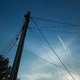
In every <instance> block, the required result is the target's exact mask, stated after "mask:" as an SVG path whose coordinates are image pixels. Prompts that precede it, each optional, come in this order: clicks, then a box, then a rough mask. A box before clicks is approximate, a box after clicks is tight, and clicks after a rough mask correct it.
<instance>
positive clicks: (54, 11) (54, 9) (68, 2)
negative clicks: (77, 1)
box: [42, 0, 72, 17]
mask: <svg viewBox="0 0 80 80" xmlns="http://www.w3.org/2000/svg"><path fill="white" fill-rule="evenodd" d="M71 1H72V0H69V1H67V2H65V3H64V4H62V5H60V6H59V7H57V8H56V9H54V12H55V11H57V10H58V9H59V8H61V7H63V6H65V5H66V4H68V3H69V2H71ZM52 11H53V10H52ZM52 11H50V12H49V13H47V14H45V15H44V16H47V15H48V14H50V13H52ZM44 16H42V17H44Z"/></svg>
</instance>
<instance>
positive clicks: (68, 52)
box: [57, 35, 71, 56]
mask: <svg viewBox="0 0 80 80" xmlns="http://www.w3.org/2000/svg"><path fill="white" fill-rule="evenodd" d="M57 36H58V38H59V40H60V42H61V43H62V45H63V47H64V49H65V51H66V53H67V55H68V54H69V55H70V56H71V53H70V51H69V49H68V48H67V47H66V46H65V44H64V42H63V41H62V39H61V38H60V36H59V35H57Z"/></svg>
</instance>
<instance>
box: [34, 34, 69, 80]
mask: <svg viewBox="0 0 80 80" xmlns="http://www.w3.org/2000/svg"><path fill="white" fill-rule="evenodd" d="M32 35H33V37H34V38H35V39H36V41H37V42H38V40H37V38H36V37H35V36H34V34H32ZM38 44H39V45H40V46H41V44H40V43H39V42H38ZM41 48H42V49H43V51H44V52H45V53H46V55H47V56H48V58H49V59H50V60H51V61H52V63H53V64H54V62H53V60H52V59H51V57H50V56H49V55H48V53H47V52H46V51H45V49H44V48H43V47H42V46H41ZM55 66H56V65H55ZM56 68H57V69H58V70H59V72H60V73H61V74H62V75H63V76H64V78H65V79H67V77H66V76H65V75H64V74H63V73H62V72H61V70H60V69H59V68H58V67H57V66H56ZM67 80H68V79H67Z"/></svg>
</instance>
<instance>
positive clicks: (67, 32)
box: [40, 29, 80, 34]
mask: <svg viewBox="0 0 80 80" xmlns="http://www.w3.org/2000/svg"><path fill="white" fill-rule="evenodd" d="M40 30H43V31H53V32H60V33H67V34H80V33H78V32H67V31H56V30H47V29H40Z"/></svg>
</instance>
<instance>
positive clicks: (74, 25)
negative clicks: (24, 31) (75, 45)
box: [31, 17, 80, 27]
mask: <svg viewBox="0 0 80 80" xmlns="http://www.w3.org/2000/svg"><path fill="white" fill-rule="evenodd" d="M31 18H34V19H37V20H43V21H48V22H53V23H60V24H66V25H71V26H73V27H80V25H77V24H70V23H65V22H59V21H54V20H48V19H43V18H37V17H31Z"/></svg>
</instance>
